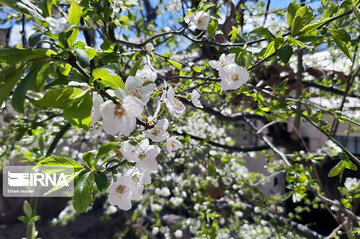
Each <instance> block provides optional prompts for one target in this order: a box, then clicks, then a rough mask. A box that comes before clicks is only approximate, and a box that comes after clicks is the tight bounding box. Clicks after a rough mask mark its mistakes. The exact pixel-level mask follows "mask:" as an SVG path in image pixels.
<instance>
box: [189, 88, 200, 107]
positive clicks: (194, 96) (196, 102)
mask: <svg viewBox="0 0 360 239" xmlns="http://www.w3.org/2000/svg"><path fill="white" fill-rule="evenodd" d="M199 99H200V93H199V92H198V91H197V90H195V89H194V90H193V91H192V92H191V102H192V103H193V105H194V106H196V107H198V108H203V106H202V104H201V102H200V100H199Z"/></svg>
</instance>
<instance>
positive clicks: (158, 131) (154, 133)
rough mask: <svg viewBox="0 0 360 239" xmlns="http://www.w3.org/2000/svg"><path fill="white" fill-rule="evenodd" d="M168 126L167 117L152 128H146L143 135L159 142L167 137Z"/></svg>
mask: <svg viewBox="0 0 360 239" xmlns="http://www.w3.org/2000/svg"><path fill="white" fill-rule="evenodd" d="M168 127H169V121H168V120H167V119H161V120H159V121H158V122H157V123H156V125H155V126H154V127H153V128H151V129H148V130H146V131H145V132H144V135H145V137H147V138H149V139H151V140H152V141H154V142H161V141H164V140H166V139H167V138H169V133H168V132H167V129H168Z"/></svg>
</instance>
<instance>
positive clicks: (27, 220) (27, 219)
mask: <svg viewBox="0 0 360 239" xmlns="http://www.w3.org/2000/svg"><path fill="white" fill-rule="evenodd" d="M18 219H19V220H20V221H22V222H23V223H28V222H29V221H30V218H28V217H26V216H20V217H18Z"/></svg>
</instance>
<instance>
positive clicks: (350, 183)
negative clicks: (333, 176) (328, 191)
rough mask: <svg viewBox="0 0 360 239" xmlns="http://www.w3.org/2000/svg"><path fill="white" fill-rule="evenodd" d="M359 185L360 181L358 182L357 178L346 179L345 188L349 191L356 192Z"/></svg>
mask: <svg viewBox="0 0 360 239" xmlns="http://www.w3.org/2000/svg"><path fill="white" fill-rule="evenodd" d="M358 185H359V181H358V180H357V178H350V177H347V178H346V179H345V183H344V186H345V187H346V188H347V189H348V190H354V189H355V188H356V187H357V186H358Z"/></svg>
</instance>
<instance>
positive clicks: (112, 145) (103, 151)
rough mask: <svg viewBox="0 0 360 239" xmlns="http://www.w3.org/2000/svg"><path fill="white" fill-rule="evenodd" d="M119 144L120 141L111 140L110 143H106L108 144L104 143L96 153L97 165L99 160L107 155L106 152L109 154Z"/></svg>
mask: <svg viewBox="0 0 360 239" xmlns="http://www.w3.org/2000/svg"><path fill="white" fill-rule="evenodd" d="M118 146H119V143H118V142H109V143H106V144H103V145H101V147H100V149H99V152H98V153H97V155H96V158H95V163H94V164H95V165H96V163H97V161H98V160H99V159H100V158H101V157H103V156H105V155H106V154H108V153H109V152H110V151H111V150H113V149H114V148H115V147H118Z"/></svg>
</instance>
